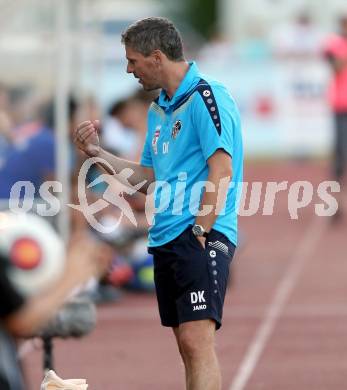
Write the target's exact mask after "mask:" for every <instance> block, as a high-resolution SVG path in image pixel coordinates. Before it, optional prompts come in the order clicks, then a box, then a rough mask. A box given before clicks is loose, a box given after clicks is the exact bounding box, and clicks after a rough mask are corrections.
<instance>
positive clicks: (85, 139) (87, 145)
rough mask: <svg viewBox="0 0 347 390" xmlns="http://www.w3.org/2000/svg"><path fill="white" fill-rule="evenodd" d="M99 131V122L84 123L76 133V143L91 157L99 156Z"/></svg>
mask: <svg viewBox="0 0 347 390" xmlns="http://www.w3.org/2000/svg"><path fill="white" fill-rule="evenodd" d="M99 130H100V122H99V121H84V122H82V123H80V124H79V125H78V126H77V128H76V130H75V131H74V136H73V141H74V143H75V144H76V146H77V147H78V148H79V149H80V150H82V152H84V153H85V154H86V155H88V156H89V157H97V156H98V155H99V152H100V142H99V135H98V131H99Z"/></svg>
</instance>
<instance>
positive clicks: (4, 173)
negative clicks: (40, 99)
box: [0, 99, 77, 199]
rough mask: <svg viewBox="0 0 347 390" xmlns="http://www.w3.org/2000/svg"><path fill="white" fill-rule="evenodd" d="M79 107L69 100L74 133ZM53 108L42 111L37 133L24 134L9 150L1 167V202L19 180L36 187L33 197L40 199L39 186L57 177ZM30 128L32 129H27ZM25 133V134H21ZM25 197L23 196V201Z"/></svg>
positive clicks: (71, 124) (8, 195) (8, 196)
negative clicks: (28, 182)
mask: <svg viewBox="0 0 347 390" xmlns="http://www.w3.org/2000/svg"><path fill="white" fill-rule="evenodd" d="M76 110H77V104H76V102H75V101H74V100H73V99H70V101H69V119H70V128H71V131H72V129H73V128H74V124H75V119H74V118H75V113H76ZM53 126H54V118H53V107H52V106H51V105H50V106H49V107H48V109H47V108H46V110H45V111H44V112H43V114H42V119H41V121H40V122H37V126H34V125H33V126H32V129H33V128H36V130H35V132H34V134H30V136H29V135H28V133H26V136H23V135H22V137H21V138H22V139H21V142H19V141H16V143H15V144H14V145H13V146H12V147H10V148H9V149H8V150H7V153H6V155H5V159H4V161H3V164H2V166H0V199H9V198H10V192H11V188H12V186H13V185H14V184H15V183H16V182H17V181H30V182H31V183H32V184H33V185H34V187H35V194H34V197H38V190H39V187H40V185H41V184H42V183H43V182H44V181H46V180H53V179H54V176H55V138H54V131H53ZM28 128H30V126H28ZM22 134H23V133H22ZM22 197H23V194H21V198H22Z"/></svg>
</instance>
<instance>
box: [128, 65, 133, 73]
mask: <svg viewBox="0 0 347 390" xmlns="http://www.w3.org/2000/svg"><path fill="white" fill-rule="evenodd" d="M133 71H134V69H133V67H132V66H131V65H130V64H128V65H127V73H133Z"/></svg>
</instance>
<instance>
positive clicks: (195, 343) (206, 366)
mask: <svg viewBox="0 0 347 390" xmlns="http://www.w3.org/2000/svg"><path fill="white" fill-rule="evenodd" d="M174 332H175V335H176V338H177V343H178V345H179V350H180V353H181V355H182V358H183V362H184V365H185V369H186V383H187V390H220V389H221V374H220V368H219V364H218V360H217V356H216V352H215V322H214V321H212V320H201V321H190V322H185V323H183V324H181V325H180V326H179V328H178V330H177V329H176V331H175V330H174Z"/></svg>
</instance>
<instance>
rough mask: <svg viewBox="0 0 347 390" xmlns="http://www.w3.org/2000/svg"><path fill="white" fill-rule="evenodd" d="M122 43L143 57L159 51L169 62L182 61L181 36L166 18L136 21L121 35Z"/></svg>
mask: <svg viewBox="0 0 347 390" xmlns="http://www.w3.org/2000/svg"><path fill="white" fill-rule="evenodd" d="M122 43H123V44H124V45H126V46H129V47H131V48H132V49H134V50H136V51H138V52H139V53H141V54H142V55H144V56H145V57H147V56H149V55H150V54H151V53H152V52H153V51H154V50H160V51H162V52H163V53H164V54H165V55H166V56H167V58H168V59H169V60H171V61H177V62H178V61H183V60H184V56H183V42H182V37H181V34H180V33H179V31H178V30H177V28H176V27H175V25H174V24H173V23H172V22H171V21H170V20H169V19H166V18H162V17H150V18H145V19H141V20H138V21H137V22H135V23H133V24H131V25H130V26H129V27H128V28H127V29H126V30H125V31H124V32H123V33H122Z"/></svg>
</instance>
